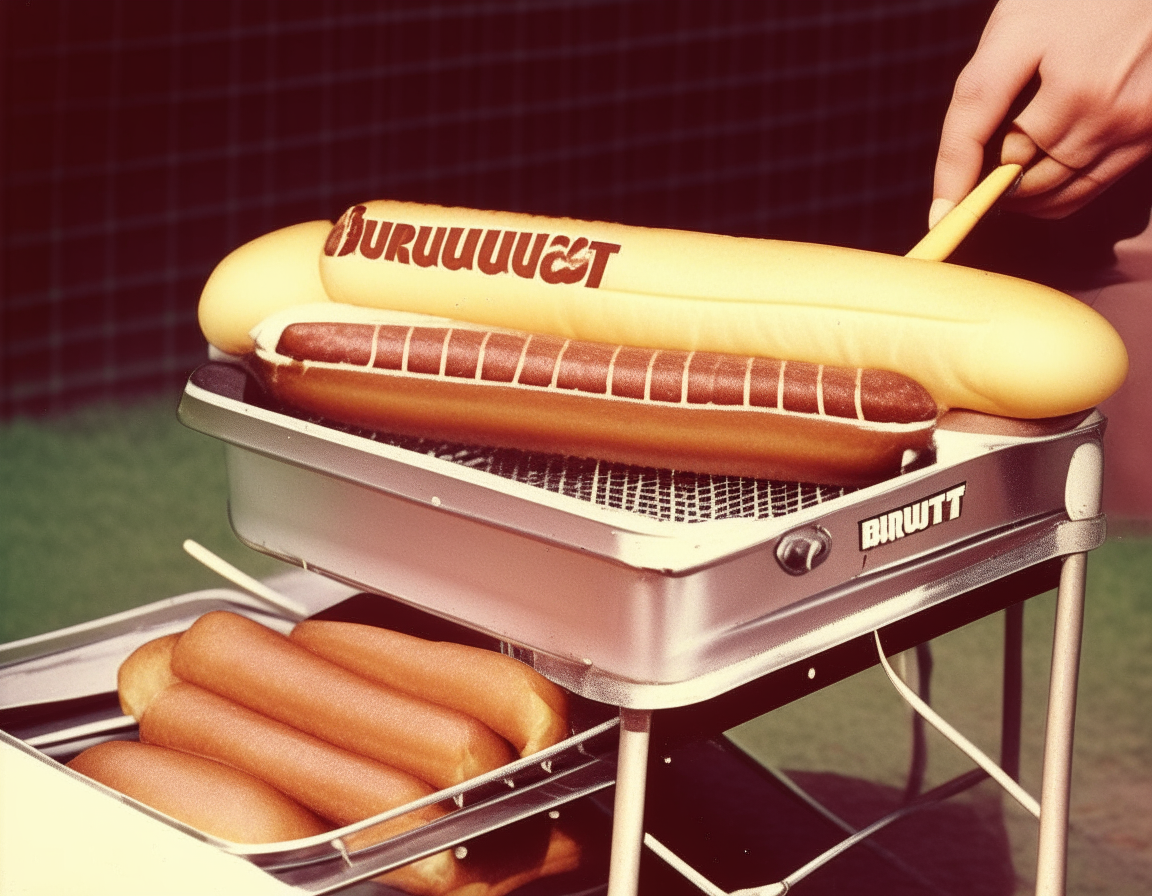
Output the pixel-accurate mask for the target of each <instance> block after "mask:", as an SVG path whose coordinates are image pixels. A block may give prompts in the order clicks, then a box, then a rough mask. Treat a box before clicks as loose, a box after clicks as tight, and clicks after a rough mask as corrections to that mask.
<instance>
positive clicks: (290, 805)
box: [68, 740, 331, 843]
mask: <svg viewBox="0 0 1152 896" xmlns="http://www.w3.org/2000/svg"><path fill="white" fill-rule="evenodd" d="M68 767H69V768H71V769H72V770H73V771H76V772H79V773H80V774H82V775H85V776H87V777H89V778H91V779H93V780H94V781H99V782H100V783H101V784H104V785H106V786H108V787H111V788H112V789H113V790H116V791H118V792H119V793H123V794H125V795H126V796H130V797H132V799H135V800H139V801H140V802H141V803H144V804H145V805H146V806H151V807H152V808H153V809H156V810H157V811H159V812H163V813H164V814H165V815H168V816H170V817H172V818H174V819H176V820H177V821H182V822H184V823H185V824H187V825H190V826H191V827H194V828H196V829H197V830H199V831H203V832H204V833H206V834H210V835H212V836H214V837H220V838H221V839H223V840H230V841H232V842H234V843H276V842H279V841H282V840H297V839H301V838H304V837H313V836H315V835H317V834H322V833H324V832H325V831H328V830H330V829H331V828H330V826H329V825H327V824H325V823H324V822H323V821H322V820H321V819H320V818H318V817H317V816H315V815H313V814H312V813H311V812H309V811H308V810H307V809H305V808H304V807H303V806H301V805H299V804H298V803H296V802H294V801H293V800H291V799H289V798H288V797H286V796H285V795H284V794H282V793H280V791H278V790H276V789H275V788H274V787H271V786H270V785H268V784H265V783H264V782H263V781H261V780H259V779H257V778H254V777H252V776H251V775H248V774H246V773H244V772H242V771H239V770H237V769H234V768H230V767H228V766H226V765H224V764H223V763H220V762H215V761H213V760H211V759H205V758H203V757H201V756H192V755H189V754H187V753H182V752H180V751H178V750H170V749H168V748H166V747H158V746H154V745H149V744H141V743H137V742H135V741H120V740H113V741H108V742H106V743H102V744H97V745H96V746H94V747H89V748H88V749H87V750H85V751H84V752H82V753H81V754H80V755H79V756H77V757H76V758H75V759H73V760H72V761H71V762H69V763H68Z"/></svg>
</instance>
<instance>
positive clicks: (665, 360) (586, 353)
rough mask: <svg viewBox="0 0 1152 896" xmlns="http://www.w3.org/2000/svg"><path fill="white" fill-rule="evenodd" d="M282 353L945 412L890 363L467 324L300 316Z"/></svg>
mask: <svg viewBox="0 0 1152 896" xmlns="http://www.w3.org/2000/svg"><path fill="white" fill-rule="evenodd" d="M277 352H278V353H279V354H281V355H284V356H286V357H289V358H292V359H294V360H298V361H302V362H320V363H332V364H348V365H352V366H355V367H364V368H378V369H382V370H394V371H399V372H403V373H408V374H413V375H417V376H424V377H436V378H440V379H456V380H477V381H483V382H491V383H504V384H516V385H521V386H528V387H535V388H538V389H552V390H569V391H577V392H586V393H591V394H597V395H603V396H611V397H616V398H625V399H634V400H639V401H650V402H661V403H667V404H680V405H714V406H722V407H723V406H728V407H742V408H770V409H776V410H784V411H793V412H797V413H804V414H815V415H818V416H824V417H836V418H842V419H848V420H861V421H868V422H871V423H920V422H926V421H930V420H933V419H934V418H935V417H936V415H937V414H938V412H939V411H938V408H937V405H936V403H935V401H934V400H933V399H932V397H931V396H930V395H929V394H928V392H927V390H925V389H924V388H923V387H922V386H920V385H919V384H918V383H916V382H915V381H913V380H911V379H909V378H908V377H905V376H902V375H901V374H898V373H893V372H890V371H886V370H874V369H862V368H846V367H833V366H828V365H823V364H810V363H806V362H802V361H778V360H773V359H769V358H757V357H742V356H737V355H727V354H719V353H715V352H685V351H667V350H655V349H648V348H636V347H632V346H623V345H608V344H606V343H599V342H587V341H582V340H575V339H562V338H559V337H555V336H541V335H535V334H532V335H530V334H520V333H509V332H500V331H487V330H480V329H473V328H463V327H461V328H455V327H421V326H403V325H392V324H360V323H343V322H341V323H337V322H326V323H311V322H307V323H305V322H301V323H294V324H290V325H289V326H288V327H286V328H285V329H284V332H283V333H282V334H281V337H280V341H279V344H278V346H277Z"/></svg>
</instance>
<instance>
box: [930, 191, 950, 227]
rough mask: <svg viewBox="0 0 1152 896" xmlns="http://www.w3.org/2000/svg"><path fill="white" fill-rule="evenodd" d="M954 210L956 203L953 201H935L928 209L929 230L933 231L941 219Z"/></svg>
mask: <svg viewBox="0 0 1152 896" xmlns="http://www.w3.org/2000/svg"><path fill="white" fill-rule="evenodd" d="M954 208H956V203H955V202H953V201H952V200H951V199H942V198H941V199H933V200H932V207H931V208H929V209H928V229H929V230H931V229H932V228H933V227H935V226H936V225H937V224H939V223H940V219H941V218H943V217H944V216H945V215H946V214H948V212H950V211H952V209H954Z"/></svg>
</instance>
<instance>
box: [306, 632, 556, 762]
mask: <svg viewBox="0 0 1152 896" xmlns="http://www.w3.org/2000/svg"><path fill="white" fill-rule="evenodd" d="M289 637H290V638H291V639H292V640H293V641H295V642H296V643H297V644H300V645H302V646H304V647H306V648H308V650H310V651H312V652H313V653H315V654H317V655H319V656H322V657H324V658H325V659H327V660H331V661H332V662H334V663H336V664H337V665H339V666H343V667H344V668H346V669H350V670H351V671H353V672H356V673H357V674H359V675H363V676H364V677H365V678H369V679H371V680H373V681H378V682H380V683H382V684H385V685H389V686H390V687H394V688H397V689H398V690H402V691H405V692H406V693H409V694H412V695H414V696H416V697H421V698H423V699H425V700H431V701H432V702H433V703H439V704H441V705H443V706H449V707H451V708H453V709H457V710H460V711H461V712H463V713H466V714H468V715H471V716H475V717H476V718H478V719H480V721H482V722H484V723H485V724H486V725H488V727H489V728H491V729H492V730H493V731H495V732H496V733H497V734H499V735H501V736H503V737H504V738H505V739H507V740H508V741H510V742H511V744H512V746H513V747H515V748H516V749H517V750H519V751H520V755H521V756H528V755H531V754H532V753H536V752H538V751H540V750H543V749H545V748H546V747H550V746H552V745H553V744H556V743H559V742H560V741H561V740H563V739H564V738H565V737H567V736H568V718H567V717H568V706H567V704H568V699H567V695H566V694H565V693H564V691H563V690H562V689H561V688H559V687H557V686H556V685H554V684H553V683H552V682H550V681H549V680H548V679H546V678H544V676H542V675H540V674H539V673H538V672H536V671H535V670H534V669H532V668H531V667H529V666H527V665H525V664H524V663H521V662H519V661H518V660H514V659H512V657H509V656H504V655H503V654H499V653H495V652H494V651H491V650H483V649H481V648H478V647H469V646H467V645H464V644H453V643H450V642H444V641H426V640H424V639H423V638H416V637H413V636H412V635H406V634H402V633H400V632H393V631H389V630H387V629H383V628H378V627H376V626H373V625H361V624H359V623H355V622H330V621H325V620H305V621H304V622H301V623H298V624H297V625H296V627H295V628H294V629H293V630H292V632H291V634H290V635H289Z"/></svg>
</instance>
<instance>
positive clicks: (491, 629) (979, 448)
mask: <svg viewBox="0 0 1152 896" xmlns="http://www.w3.org/2000/svg"><path fill="white" fill-rule="evenodd" d="M179 416H180V419H181V420H182V421H183V422H184V423H185V424H186V425H188V426H189V427H191V428H192V429H195V430H198V431H200V432H203V433H206V434H208V435H211V436H213V437H216V438H218V439H220V440H222V441H223V442H224V443H225V447H226V459H227V467H228V474H229V483H230V495H229V513H230V517H231V521H232V525H233V528H234V530H235V531H236V533H237V534H238V536H239V537H240V538H241V539H242V540H244V541H245V542H246V543H248V544H249V545H251V546H252V547H254V548H256V549H257V550H260V551H263V552H265V553H268V554H271V555H274V556H277V557H280V558H282V559H284V560H286V561H288V562H290V563H294V564H296V565H298V566H302V567H304V568H307V569H310V570H314V571H317V572H321V573H323V574H324V575H326V576H330V577H332V578H334V579H336V580H339V581H341V582H345V583H348V584H351V585H353V586H355V587H357V588H362V589H364V590H366V591H369V592H374V593H381V594H388V595H390V596H392V597H394V598H396V599H398V600H400V601H403V602H405V603H407V604H410V605H412V606H415V607H420V608H422V609H425V610H427V611H429V612H431V613H433V614H436V615H438V616H440V617H442V618H445V619H449V620H452V621H455V622H458V623H461V624H463V625H465V626H467V627H469V628H471V629H474V630H476V631H479V632H483V633H485V634H487V635H490V636H492V637H494V638H496V639H498V640H500V641H502V642H505V643H508V644H510V645H513V649H515V650H517V651H519V652H520V654H521V655H523V656H525V657H527V658H529V661H530V662H531V664H532V665H533V666H535V667H536V668H537V669H539V670H541V671H542V672H543V673H544V674H545V675H547V676H548V677H549V678H550V679H552V680H553V681H555V682H557V683H559V684H561V685H563V686H564V687H566V688H568V689H569V690H571V691H573V692H574V693H577V694H581V695H583V696H585V697H589V698H591V699H593V700H598V701H602V702H605V703H610V704H612V705H615V706H624V707H632V708H642V709H658V708H661V707H664V706H675V705H684V704H688V703H692V702H697V701H700V700H705V699H708V698H709V697H712V696H715V695H717V694H720V693H723V692H725V691H727V690H729V689H731V688H733V687H735V686H737V685H739V684H741V683H744V682H746V681H749V680H751V679H753V678H756V677H758V676H760V675H762V674H764V672H766V671H768V670H771V669H772V668H776V667H778V666H780V665H783V664H786V663H788V662H794V661H797V660H800V659H803V658H805V657H807V656H812V655H815V654H816V653H818V652H820V651H821V650H824V649H827V648H828V647H830V646H834V645H835V644H837V643H842V642H843V641H846V640H849V639H850V638H852V637H854V636H856V635H859V634H862V633H866V632H868V631H871V630H873V629H875V628H876V627H878V626H880V625H884V624H887V623H890V622H892V621H895V620H897V619H900V618H903V617H905V616H907V615H910V614H912V613H914V612H917V611H918V610H920V609H924V608H926V607H927V606H930V605H932V604H934V603H939V602H941V601H944V600H947V599H948V598H949V597H951V596H954V595H955V594H957V593H960V592H962V591H963V590H966V589H968V588H970V587H974V586H976V585H979V584H982V583H983V582H986V581H992V580H995V579H997V578H1000V577H1002V576H1004V575H1007V574H1008V573H1010V572H1012V571H1013V570H1014V569H1016V568H1019V566H1020V565H1027V564H1028V563H1031V562H1037V561H1039V560H1043V559H1048V558H1050V557H1052V556H1059V555H1063V554H1067V553H1070V552H1072V551H1077V550H1087V549H1091V548H1092V547H1095V546H1096V545H1098V544H1099V543H1100V542H1101V541H1102V539H1103V536H1104V528H1103V521H1102V519H1098V518H1093V519H1089V520H1086V519H1077V518H1075V515H1074V514H1072V513H1071V512H1070V510H1069V507H1070V502H1072V503H1073V504H1074V503H1075V501H1076V500H1077V499H1076V489H1077V488H1078V486H1077V485H1076V484H1075V483H1076V482H1078V481H1079V479H1080V478H1081V477H1078V476H1077V475H1076V468H1085V469H1087V468H1090V469H1088V472H1089V475H1088V477H1087V479H1086V481H1087V482H1088V483H1089V485H1088V486H1087V488H1089V490H1091V489H1092V488H1094V487H1095V486H1094V485H1092V484H1091V483H1092V482H1093V478H1092V473H1094V472H1097V471H1098V468H1097V467H1096V466H1094V465H1098V463H1099V458H1100V446H1101V440H1102V434H1103V427H1104V420H1103V418H1102V417H1101V416H1100V415H1099V414H1098V413H1096V412H1094V411H1093V412H1086V413H1081V414H1077V415H1072V416H1067V417H1063V418H1059V419H1054V420H1043V421H1013V420H1007V419H1003V418H996V417H988V416H985V415H980V414H966V413H963V412H954V413H951V414H948V415H946V416H945V417H944V418H942V419H941V421H940V423H939V425H938V426H937V427H936V432H935V433H934V436H933V443H932V451H931V452H930V453H929V454H927V455H924V454H921V455H918V456H917V457H915V458H913V459H912V462H911V463H910V464H908V465H907V466H906V467H905V468H904V469H903V470H902V471H901V472H900V473H898V474H897V475H895V476H892V477H890V478H888V479H885V480H884V481H882V482H879V483H875V484H873V485H869V486H864V487H860V488H828V487H822V486H816V485H804V484H797V483H786V484H781V483H773V482H768V481H762V480H749V479H732V478H724V477H719V478H718V477H682V478H681V479H682V480H683V479H684V478H687V479H688V480H690V486H689V488H688V489H687V491H684V492H678V491H677V490H676V488H677V486H678V483H677V482H676V481H675V474H671V473H669V472H668V471H655V470H636V469H634V468H626V467H620V466H612V465H607V466H605V465H600V464H592V465H591V466H590V465H589V464H587V463H582V462H576V463H575V464H574V465H573V466H570V467H565V466H564V465H563V464H561V472H560V473H559V474H552V475H550V476H534V475H525V474H523V473H522V469H523V468H525V467H529V466H531V463H532V462H533V460H534V459H533V458H531V457H528V458H526V459H524V458H521V459H514V460H513V461H506V460H503V459H501V457H496V458H495V459H494V458H493V456H492V455H491V454H485V452H484V451H482V450H472V449H469V448H467V447H466V446H464V447H462V446H459V445H445V446H437V445H435V444H432V445H430V444H429V443H427V442H422V441H416V442H413V441H410V440H403V439H387V438H385V437H381V436H379V435H378V434H376V433H367V432H363V431H357V430H355V429H350V428H349V427H342V426H335V425H332V424H330V423H329V422H328V421H324V420H318V419H315V418H310V417H306V416H301V415H298V414H296V413H293V412H291V411H289V410H286V409H284V408H282V407H280V406H277V405H276V404H275V403H274V402H271V401H270V400H269V399H268V398H267V396H265V395H264V394H263V392H262V390H261V389H260V387H259V384H258V383H257V382H256V381H255V379H254V378H253V377H252V376H250V374H249V373H248V372H247V370H246V369H245V368H244V367H243V366H241V365H236V364H230V363H221V362H213V363H209V364H207V365H204V366H203V367H201V368H200V369H199V370H197V371H196V372H195V373H194V374H193V375H192V377H191V378H190V380H189V382H188V384H187V386H186V388H185V392H184V395H183V397H182V401H181V404H180V408H179ZM554 462H556V459H555V458H544V459H543V461H540V462H537V463H536V467H535V469H536V470H539V469H550V465H552V464H553V463H554ZM509 470H511V471H512V472H511V473H509V472H508V471H509ZM577 478H580V479H582V482H581V483H579V484H574V483H573V480H574V479H577ZM589 478H590V479H591V480H592V482H591V483H590V484H589V482H588V481H587V480H588V479H589ZM613 482H617V484H618V485H619V486H620V487H618V488H616V489H615V490H614V487H613ZM645 482H656V483H657V484H658V485H659V486H660V488H662V489H663V495H662V496H661V497H657V498H653V499H652V500H651V501H649V502H647V503H648V505H650V506H642V505H645V500H644V499H642V498H638V497H636V496H635V494H634V493H636V492H639V491H641V490H642V489H643V487H644V486H643V484H644V483H645ZM621 483H627V485H623V484H621ZM629 490H631V493H633V497H632V498H631V499H629V498H628V497H627V495H628V494H629V493H630V492H629ZM621 493H623V494H624V495H625V497H624V498H621V497H620V495H621ZM660 505H663V506H672V507H677V506H678V507H680V508H681V510H680V511H678V512H674V513H670V514H661V513H653V512H652V511H651V506H660ZM717 506H722V507H723V508H724V512H722V513H715V512H714V511H715V508H716V507H717ZM684 508H687V510H685V509H684Z"/></svg>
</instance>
